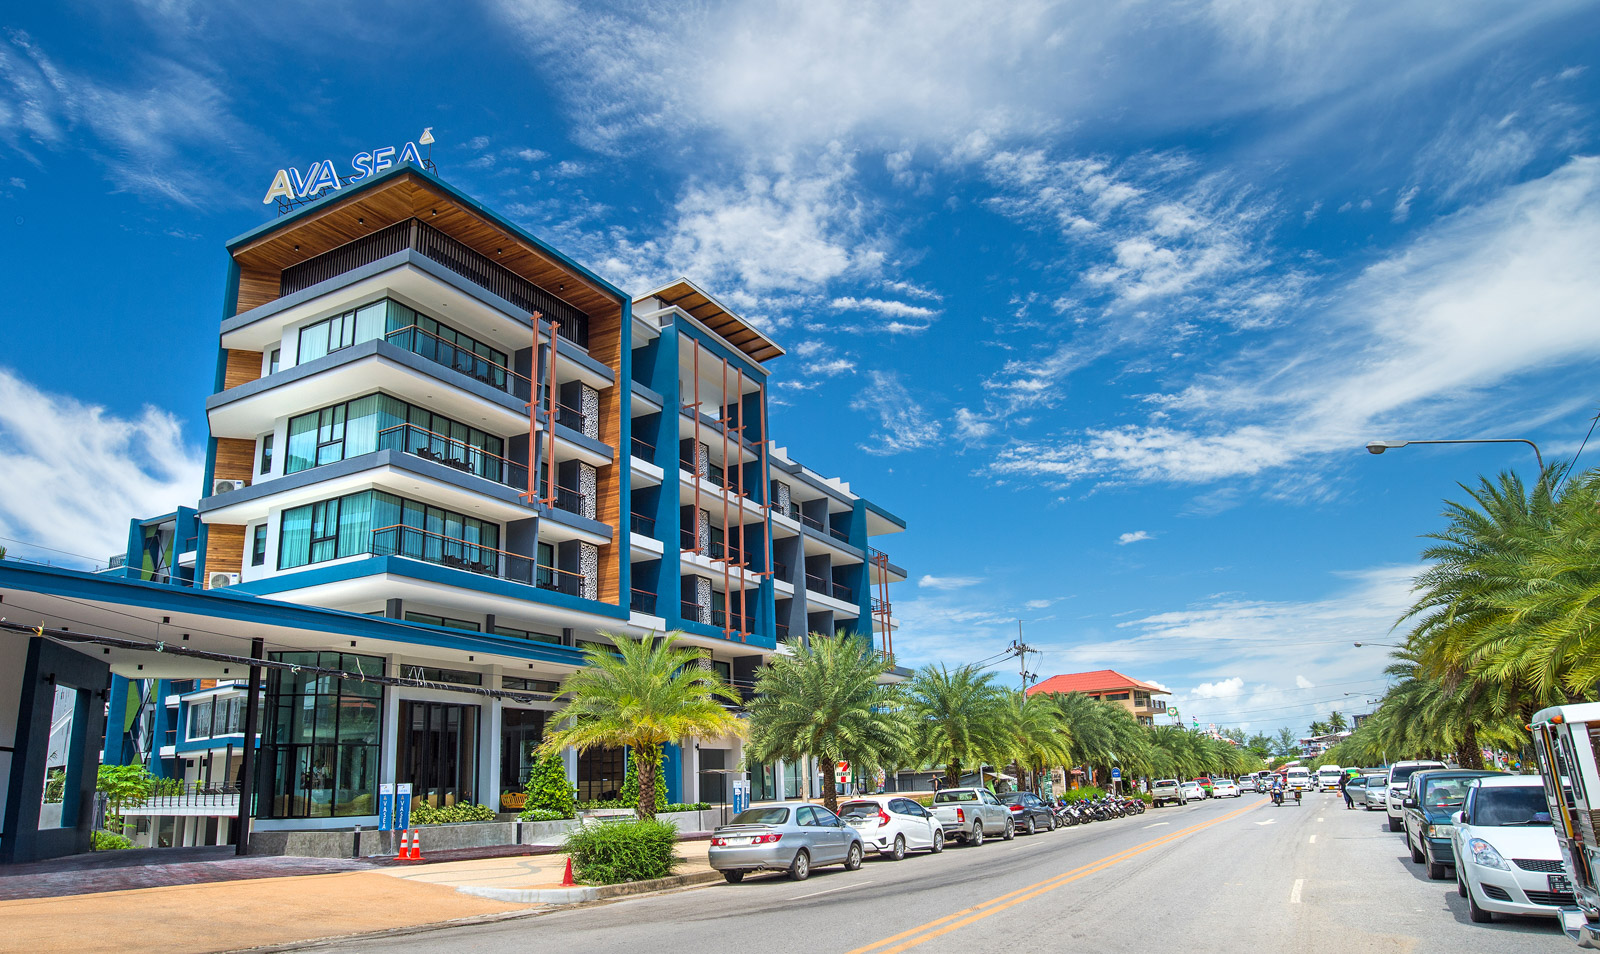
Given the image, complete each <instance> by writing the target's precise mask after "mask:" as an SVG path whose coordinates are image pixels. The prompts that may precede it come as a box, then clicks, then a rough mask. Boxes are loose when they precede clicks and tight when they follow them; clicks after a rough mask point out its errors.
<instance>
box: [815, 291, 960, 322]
mask: <svg viewBox="0 0 1600 954" xmlns="http://www.w3.org/2000/svg"><path fill="white" fill-rule="evenodd" d="M833 307H834V308H837V309H839V310H840V311H870V312H875V313H877V314H880V315H885V316H888V317H890V318H932V317H933V316H934V315H937V314H938V313H939V312H938V311H936V310H935V309H932V308H925V307H923V306H922V305H910V304H907V303H905V302H903V301H888V300H885V299H882V298H852V297H848V296H847V297H844V298H835V299H834V300H833Z"/></svg>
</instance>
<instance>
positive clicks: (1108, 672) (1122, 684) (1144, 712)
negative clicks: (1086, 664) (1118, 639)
mask: <svg viewBox="0 0 1600 954" xmlns="http://www.w3.org/2000/svg"><path fill="white" fill-rule="evenodd" d="M1041 692H1056V693H1068V692H1081V693H1083V694H1084V695H1086V696H1088V697H1089V698H1091V699H1099V700H1101V701H1104V702H1115V703H1117V704H1118V705H1120V706H1122V707H1123V708H1124V709H1127V710H1128V711H1129V712H1131V713H1133V714H1134V717H1135V718H1137V719H1138V720H1139V723H1140V724H1141V725H1154V724H1155V717H1156V716H1158V715H1165V714H1166V711H1167V701H1166V700H1165V699H1157V698H1156V696H1170V695H1172V693H1170V692H1168V691H1167V690H1165V689H1163V688H1161V687H1160V686H1156V685H1151V684H1150V683H1148V682H1142V681H1140V680H1138V679H1135V678H1133V677H1132V676H1125V675H1123V674H1122V673H1120V672H1117V671H1116V670H1115V669H1097V670H1095V671H1094V672H1069V673H1064V674H1062V675H1059V676H1051V677H1050V678H1049V679H1046V680H1045V681H1044V682H1041V683H1039V684H1038V685H1036V686H1030V687H1028V695H1030V696H1031V695H1035V694H1036V693H1041Z"/></svg>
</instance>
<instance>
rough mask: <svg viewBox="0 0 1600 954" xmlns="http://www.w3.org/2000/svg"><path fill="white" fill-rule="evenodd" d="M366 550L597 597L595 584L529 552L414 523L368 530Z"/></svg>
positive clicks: (573, 594) (577, 594) (558, 590)
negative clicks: (422, 526)
mask: <svg viewBox="0 0 1600 954" xmlns="http://www.w3.org/2000/svg"><path fill="white" fill-rule="evenodd" d="M370 550H371V552H372V555H373V556H398V557H405V558H407V559H410V560H420V561H422V562H424V563H432V564H434V565H436V566H445V567H450V568H451V569H456V570H466V571H467V572H469V573H477V574H479V575H481V576H492V577H494V578H496V579H501V580H508V581H510V582H513V583H527V584H530V585H533V586H537V587H539V588H540V589H545V590H554V591H556V592H559V593H566V594H569V595H571V596H582V597H585V598H586V599H597V598H598V593H596V592H594V590H595V587H593V586H591V585H590V582H589V580H588V579H587V578H586V577H584V576H583V574H581V573H574V572H572V571H570V570H562V569H558V568H556V567H553V566H545V565H544V564H541V563H539V562H538V560H537V559H535V558H533V557H530V556H523V555H522V554H520V553H509V552H507V551H505V550H499V549H496V548H494V547H489V546H484V545H483V544H481V543H474V542H472V541H470V540H462V539H460V538H459V537H447V536H445V535H444V534H442V533H434V532H433V531H431V530H423V529H420V528H418V527H408V526H405V525H403V524H395V525H393V526H388V527H380V528H378V529H376V530H374V531H372V545H371V547H370Z"/></svg>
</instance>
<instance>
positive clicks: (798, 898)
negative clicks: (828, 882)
mask: <svg viewBox="0 0 1600 954" xmlns="http://www.w3.org/2000/svg"><path fill="white" fill-rule="evenodd" d="M864 884H872V882H871V881H856V882H852V883H851V884H842V885H840V886H839V887H837V888H828V889H827V890H825V891H813V892H811V893H810V894H801V895H796V896H795V897H792V898H789V899H788V900H790V901H804V900H805V899H806V898H814V897H816V896H817V895H819V894H832V893H833V892H835V891H843V890H844V889H846V888H858V887H860V886H861V885H864Z"/></svg>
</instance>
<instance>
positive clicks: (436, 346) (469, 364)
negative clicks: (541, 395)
mask: <svg viewBox="0 0 1600 954" xmlns="http://www.w3.org/2000/svg"><path fill="white" fill-rule="evenodd" d="M383 340H384V341H387V342H388V343H389V344H392V345H394V346H395V347H397V348H401V349H404V350H406V351H409V352H411V353H412V354H414V355H417V356H419V357H422V358H426V359H428V360H429V361H432V362H433V363H434V364H438V365H443V366H444V367H447V368H449V369H450V370H452V371H456V372H458V373H460V374H464V375H466V376H467V377H469V378H472V379H473V380H475V381H481V382H483V383H484V384H487V385H489V386H490V387H491V388H494V389H495V390H497V391H504V392H506V393H507V394H513V395H516V396H517V397H521V398H524V399H526V398H527V396H528V395H530V394H532V393H533V382H532V381H531V380H530V379H529V378H528V377H527V375H523V374H518V373H516V372H515V371H512V370H511V369H510V368H507V367H506V366H505V365H502V364H500V363H498V362H496V361H491V360H490V359H489V358H487V357H486V356H484V355H481V354H479V353H478V352H476V351H473V350H471V349H468V348H463V347H461V346H460V345H459V344H457V343H455V342H453V341H447V340H445V339H444V338H441V337H439V336H438V335H436V334H434V333H433V332H431V331H424V330H423V329H422V328H420V327H418V326H417V325H406V326H405V327H403V328H396V329H394V330H393V331H390V332H386V333H385V334H384V336H383Z"/></svg>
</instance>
